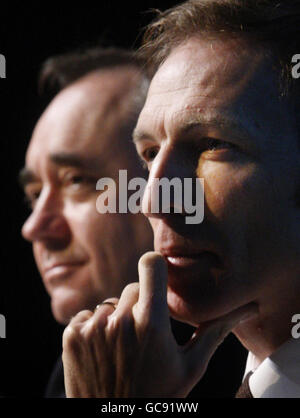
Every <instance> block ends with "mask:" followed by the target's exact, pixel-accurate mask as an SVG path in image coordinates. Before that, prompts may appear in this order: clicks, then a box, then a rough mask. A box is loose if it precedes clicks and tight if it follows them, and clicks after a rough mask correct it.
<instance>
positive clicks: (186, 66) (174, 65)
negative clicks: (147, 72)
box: [149, 37, 263, 96]
mask: <svg viewBox="0 0 300 418" xmlns="http://www.w3.org/2000/svg"><path fill="white" fill-rule="evenodd" d="M262 61H263V50H259V49H258V48H257V49H255V48H253V47H251V46H250V45H248V44H247V43H246V42H245V41H243V40H239V39H199V38H195V37H194V38H191V39H189V40H188V41H186V42H184V43H182V44H180V45H178V46H177V47H175V48H174V49H173V50H172V51H171V53H170V55H169V56H168V57H167V58H166V60H165V62H164V63H163V64H162V65H161V67H160V68H159V69H158V71H157V72H156V74H155V75H154V77H153V80H152V82H151V85H150V88H149V96H151V95H155V94H159V93H161V92H163V91H164V92H167V91H168V89H169V86H170V81H171V80H174V81H175V80H177V81H180V83H181V86H180V88H185V87H188V86H191V87H193V85H199V84H202V85H204V84H205V83H207V84H208V85H213V84H214V83H216V82H217V81H218V82H219V83H223V84H226V83H229V82H232V81H233V80H236V81H238V79H239V78H241V75H243V74H244V75H247V76H248V77H249V76H250V75H251V74H253V73H254V72H255V71H256V70H257V68H258V67H259V66H260V65H261V64H262Z"/></svg>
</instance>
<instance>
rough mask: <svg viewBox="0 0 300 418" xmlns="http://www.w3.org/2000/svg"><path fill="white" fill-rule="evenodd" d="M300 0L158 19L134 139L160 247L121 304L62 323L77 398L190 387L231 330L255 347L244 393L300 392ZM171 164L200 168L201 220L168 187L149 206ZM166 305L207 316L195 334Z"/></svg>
mask: <svg viewBox="0 0 300 418" xmlns="http://www.w3.org/2000/svg"><path fill="white" fill-rule="evenodd" d="M299 7H300V5H299V2H295V1H293V2H292V1H286V2H284V4H283V3H278V2H277V1H276V2H275V1H254V0H246V1H237V0H223V1H222V0H221V1H214V0H211V1H205V0H203V1H201V0H198V1H196V0H190V1H188V2H185V3H183V4H182V5H180V6H177V7H175V8H174V9H171V10H169V11H166V12H165V13H163V14H162V15H161V16H160V17H159V18H158V20H157V21H156V22H154V23H153V24H152V25H151V26H150V27H149V29H148V32H147V33H146V42H145V44H144V47H143V50H144V55H145V56H146V58H147V59H148V62H149V66H150V67H152V68H153V69H154V71H156V72H155V75H154V77H153V79H152V82H151V85H150V88H149V91H148V96H147V100H146V103H145V106H144V108H143V110H142V112H141V114H140V117H139V120H138V123H137V126H136V129H135V132H134V141H135V144H136V148H137V151H138V153H139V155H140V157H141V158H142V160H143V161H144V162H145V163H146V164H147V166H148V169H149V179H148V188H147V190H146V193H145V196H144V201H143V209H144V213H145V215H146V216H147V217H148V218H149V220H150V223H151V226H152V228H153V231H154V236H155V250H156V252H154V253H148V254H145V255H144V256H143V257H142V258H141V259H140V261H139V283H133V284H130V285H128V286H127V287H126V288H125V289H124V291H123V293H122V295H121V297H120V299H119V300H118V301H117V300H116V299H113V300H111V302H113V303H114V306H112V305H111V304H110V305H109V304H107V303H105V304H103V305H102V306H100V308H99V309H98V310H97V311H96V312H95V313H93V312H90V311H83V312H81V313H79V314H78V315H77V316H76V317H75V318H73V320H72V321H71V322H70V324H69V326H68V327H67V328H66V330H65V333H64V338H63V345H64V353H63V359H64V369H65V379H66V388H67V395H68V396H69V397H85V396H86V397H185V396H187V394H188V393H189V392H190V390H191V389H192V388H193V386H194V385H195V383H196V382H197V381H198V379H200V378H201V377H202V376H203V374H204V372H205V370H206V367H207V364H208V362H209V360H210V358H211V356H212V355H213V353H214V351H215V350H216V348H217V346H218V345H219V344H220V343H221V342H222V340H223V338H224V337H225V336H226V335H227V334H228V333H229V332H230V331H233V332H234V333H235V335H236V336H237V337H238V338H239V340H240V341H241V343H242V344H243V345H244V346H245V347H246V348H247V349H248V350H249V352H250V355H249V360H248V365H247V371H248V369H249V370H251V372H252V373H253V374H252V375H251V377H250V380H249V382H248V380H246V381H245V383H246V384H247V385H248V386H247V388H246V389H247V390H246V391H245V390H243V391H242V392H243V393H242V395H241V396H247V397H300V378H299V376H300V373H299V371H300V356H299V342H298V341H299V340H296V339H292V338H291V328H292V325H293V324H292V323H291V321H292V318H293V316H294V315H295V314H297V313H298V312H300V302H299V297H298V295H299V292H300V257H299V255H300V244H299V233H300V222H299V218H300V205H299V191H300V173H299V166H300V164H299V162H300V145H299V144H300V142H299V129H300V125H299V116H298V115H299V105H300V104H299V84H297V81H296V80H293V79H292V75H291V74H292V71H291V59H292V56H293V54H295V53H297V48H298V49H299V48H300V45H299V44H297V42H298V41H297V40H298V39H299V36H298V35H299V34H298V33H297V31H298V30H299V21H297V19H299V14H300V13H299V12H300V9H299ZM163 177H165V178H167V179H170V180H171V179H173V178H175V177H177V178H180V179H181V180H182V182H183V180H184V179H187V178H193V179H196V178H203V179H204V188H205V216H204V220H203V222H202V223H201V224H198V225H188V224H187V223H186V222H185V218H186V214H185V213H184V212H182V213H176V211H175V210H174V207H175V205H174V202H172V201H170V209H171V210H170V211H169V212H170V213H166V211H165V212H163V211H161V212H160V213H153V211H152V208H151V205H152V203H153V194H152V193H151V189H152V187H153V184H154V182H155V179H157V178H158V179H161V178H163ZM172 209H173V210H172ZM106 302H107V301H106ZM170 315H171V316H172V317H173V318H176V319H178V320H180V321H182V322H185V323H189V324H192V325H194V326H196V327H197V330H196V332H195V334H194V336H193V337H192V339H191V340H190V341H189V342H188V343H187V344H186V345H185V346H184V347H182V346H178V345H177V344H176V342H175V340H174V338H173V336H172V333H171V332H170V320H169V318H170ZM99 364H101V365H104V367H101V368H99V367H98V365H99ZM247 382H248V383H247ZM249 389H250V391H249Z"/></svg>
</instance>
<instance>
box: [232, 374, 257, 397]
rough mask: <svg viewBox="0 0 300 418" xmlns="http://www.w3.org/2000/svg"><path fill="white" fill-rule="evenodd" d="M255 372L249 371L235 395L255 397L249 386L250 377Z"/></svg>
mask: <svg viewBox="0 0 300 418" xmlns="http://www.w3.org/2000/svg"><path fill="white" fill-rule="evenodd" d="M252 373H253V372H249V373H247V375H246V377H245V379H244V380H243V383H242V384H241V386H240V388H239V390H238V391H237V393H236V395H235V397H236V398H253V396H252V393H251V391H250V387H249V378H250V376H251V375H252Z"/></svg>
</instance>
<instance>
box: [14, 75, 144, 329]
mask: <svg viewBox="0 0 300 418" xmlns="http://www.w3.org/2000/svg"><path fill="white" fill-rule="evenodd" d="M137 77H139V76H138V74H137V72H136V71H135V70H134V69H131V68H126V67H123V68H122V69H119V70H114V71H103V72H102V73H98V74H96V73H94V74H91V75H89V76H87V77H85V78H84V79H81V80H80V81H78V82H76V83H74V84H73V85H71V86H70V87H68V88H66V89H64V90H63V91H62V92H61V93H60V94H59V95H58V96H56V98H55V99H54V100H53V101H52V102H51V103H50V105H49V106H48V108H47V109H46V111H45V113H44V114H43V115H42V117H41V119H40V120H39V122H38V124H37V126H36V128H35V130H34V133H33V136H32V139H31V141H30V145H29V148H28V151H27V155H26V167H25V170H24V171H23V174H22V177H23V181H24V183H25V186H24V189H25V193H26V195H27V198H28V199H29V201H30V203H31V206H32V209H33V210H32V213H31V215H30V216H29V218H28V219H27V221H26V222H25V224H24V226H23V229H22V233H23V236H24V237H25V238H26V239H27V240H29V241H31V242H32V243H33V251H34V257H35V260H36V263H37V266H38V269H39V271H40V273H41V276H42V278H43V281H44V284H45V287H46V289H47V291H48V293H49V294H50V296H51V304H52V310H53V314H54V316H55V318H56V319H57V320H58V321H59V322H61V323H65V324H66V323H67V322H68V321H69V319H70V318H71V316H73V315H75V314H76V313H77V312H78V311H80V310H82V309H93V308H94V307H95V306H96V304H97V303H100V302H101V301H102V300H103V299H105V298H107V297H112V296H118V295H119V294H120V293H121V291H122V289H123V287H124V286H125V285H126V284H127V283H128V282H130V281H133V280H135V279H136V278H137V277H136V270H137V269H136V266H137V262H138V259H139V257H140V256H141V254H143V252H144V251H146V250H147V249H149V244H150V242H151V234H150V232H151V231H150V227H149V226H148V225H147V221H146V220H145V219H144V217H143V215H141V214H140V215H131V214H122V215H120V214H99V213H98V212H97V210H96V200H97V197H98V196H99V194H100V193H101V192H100V191H97V190H96V182H97V180H98V179H100V178H102V177H110V178H113V179H116V180H117V179H118V171H119V169H127V170H128V177H129V178H130V176H134V175H139V174H140V171H139V169H138V168H137V166H136V164H137V161H136V160H135V158H134V153H135V151H134V149H133V151H132V150H131V144H130V137H131V129H132V127H133V124H134V119H133V114H134V112H136V110H135V111H133V108H132V106H131V105H130V103H131V94H132V92H133V88H134V87H135V85H136V84H135V83H136V81H137ZM134 80H135V81H134ZM132 148H133V147H132ZM128 242H130V246H129V245H128Z"/></svg>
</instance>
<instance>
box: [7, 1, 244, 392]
mask: <svg viewBox="0 0 300 418" xmlns="http://www.w3.org/2000/svg"><path fill="white" fill-rule="evenodd" d="M128 3H129V4H128ZM178 3H179V2H176V1H162V0H161V1H159V0H158V1H155V0H152V1H143V2H142V4H141V5H137V4H135V5H133V2H120V1H113V0H111V1H103V0H102V1H100V2H97V5H95V4H93V5H92V4H89V3H88V2H82V4H81V5H80V6H79V5H78V4H77V3H76V4H77V6H75V5H74V4H72V7H69V8H67V7H63V6H62V4H59V5H54V4H53V3H51V6H48V5H47V3H43V6H40V7H34V6H29V7H28V6H25V5H15V9H13V8H11V9H10V10H6V6H3V5H2V6H1V15H0V53H1V54H3V55H4V56H5V57H6V77H7V78H6V79H0V102H1V108H0V111H1V114H0V115H1V116H0V117H1V119H0V120H1V125H0V132H1V141H0V147H1V192H0V198H1V201H0V202H1V204H0V207H1V214H0V216H1V218H0V221H1V223H2V227H1V230H2V236H1V259H0V262H1V265H0V268H1V270H0V274H1V275H0V277H1V279H0V314H3V315H5V317H6V325H7V334H6V337H7V338H6V339H0V394H1V395H2V396H4V397H28V398H29V397H41V396H42V395H43V391H44V388H45V384H46V382H47V379H48V377H49V373H50V372H51V369H52V367H53V364H54V362H55V360H56V358H57V356H58V355H59V354H60V351H61V333H62V327H60V326H59V325H58V324H56V323H55V321H54V319H53V318H52V315H51V311H50V307H49V298H48V295H47V294H46V292H45V290H44V288H43V285H42V283H41V279H40V277H39V275H38V273H37V270H36V268H35V264H34V261H33V257H32V252H31V246H30V245H29V244H28V243H26V242H25V241H23V239H22V238H21V236H20V229H21V226H22V223H23V222H24V220H25V218H26V213H27V212H26V207H25V205H24V204H23V194H22V191H21V190H20V188H19V186H18V182H17V174H18V172H19V170H20V169H21V168H22V166H23V164H24V155H25V151H26V147H27V144H28V141H29V139H30V136H31V132H32V129H33V127H34V124H35V122H36V121H37V119H38V117H39V115H40V114H41V112H42V110H43V108H44V106H45V103H44V102H42V100H41V98H39V97H38V92H37V74H38V71H39V69H40V65H41V63H42V62H43V61H44V60H45V59H46V58H48V57H49V56H51V55H55V54H58V53H63V52H67V51H69V50H72V49H75V48H77V47H78V46H93V45H95V44H97V43H100V44H102V45H111V44H114V45H117V46H123V47H136V46H139V44H140V36H138V34H139V33H140V31H141V29H142V28H143V27H144V26H145V25H146V24H147V23H148V22H149V21H150V20H151V19H152V17H153V16H154V14H153V13H149V12H148V13H146V11H148V10H149V9H150V8H159V9H161V10H164V9H166V8H168V7H171V6H173V5H175V4H178ZM245 358H246V352H245V350H244V349H242V348H241V346H240V344H239V343H238V342H237V340H236V339H235V337H233V336H230V337H229V338H227V339H226V341H225V343H224V344H223V345H222V346H221V347H220V348H219V349H218V351H217V353H216V355H215V356H214V358H213V360H212V361H211V363H210V366H209V368H208V371H207V373H206V375H205V377H204V379H203V380H202V381H201V383H200V384H199V385H198V387H197V388H196V389H195V390H194V392H193V393H192V395H193V396H197V397H232V396H233V395H234V393H235V391H236V389H237V387H238V385H239V381H240V379H241V377H242V374H243V365H244V361H245Z"/></svg>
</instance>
